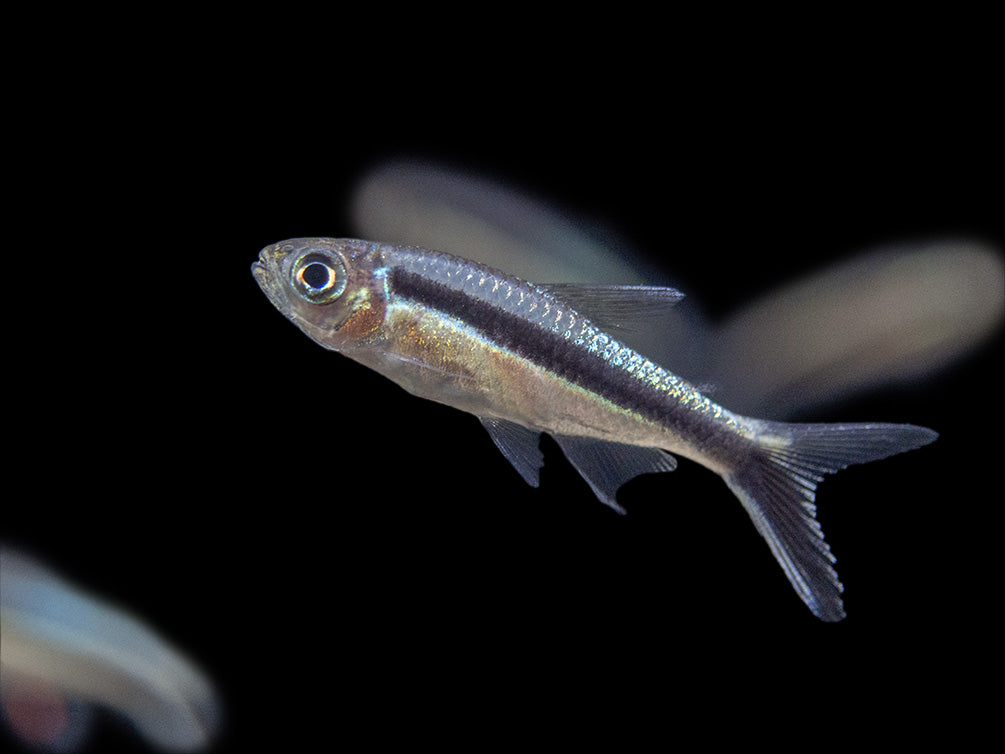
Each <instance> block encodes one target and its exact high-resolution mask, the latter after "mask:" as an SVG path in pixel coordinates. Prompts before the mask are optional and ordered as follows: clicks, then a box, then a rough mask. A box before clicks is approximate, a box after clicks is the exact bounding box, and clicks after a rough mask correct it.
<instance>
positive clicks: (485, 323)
mask: <svg viewBox="0 0 1005 754" xmlns="http://www.w3.org/2000/svg"><path fill="white" fill-rule="evenodd" d="M391 287H392V290H393V291H394V294H395V295H396V296H401V297H403V298H406V299H408V300H410V301H414V302H415V303H416V304H419V305H422V306H425V307H428V308H430V309H435V310H436V311H439V312H442V313H443V314H446V315H448V316H452V317H456V318H458V319H459V320H461V321H463V322H464V323H465V324H466V325H468V326H470V327H472V328H474V329H475V330H477V331H478V332H479V333H481V334H482V335H483V336H485V337H486V338H487V339H489V340H491V341H492V342H493V343H497V344H498V345H499V346H500V347H501V348H504V349H506V350H508V351H511V352H513V353H515V354H517V355H518V356H520V357H521V358H524V359H527V360H528V361H530V362H532V363H534V364H537V365H538V366H540V367H542V368H543V369H546V370H548V371H549V372H552V373H554V374H556V375H558V376H559V377H561V378H562V379H565V380H568V381H569V382H571V383H573V384H575V385H578V386H580V387H582V388H584V389H585V390H589V391H590V392H593V393H596V394H597V395H599V396H601V397H603V398H606V399H607V400H609V401H611V402H612V403H614V404H616V405H618V406H620V407H622V408H624V409H627V410H629V411H633V412H637V413H639V414H641V415H643V416H645V417H646V418H649V419H652V420H655V421H658V422H661V423H664V422H667V421H671V422H672V418H673V417H672V415H671V412H672V402H671V401H669V400H667V396H666V395H665V394H664V393H662V392H661V391H659V390H657V389H654V388H653V387H652V386H650V385H648V384H647V383H645V382H643V381H642V380H640V379H638V378H637V377H635V376H634V375H632V374H631V373H629V372H628V371H626V370H625V369H624V368H622V367H619V366H615V365H613V364H610V363H609V362H607V361H605V360H604V359H603V358H601V357H599V356H597V355H596V354H592V353H590V352H589V351H587V350H586V349H585V348H584V347H582V346H577V345H576V344H574V343H572V342H571V341H569V340H566V339H565V338H564V337H563V336H562V335H561V334H560V333H557V332H554V331H553V330H550V329H547V328H545V327H541V326H540V325H538V324H536V323H534V322H530V321H528V320H527V319H525V318H523V317H521V316H519V315H518V314H514V313H513V312H509V311H506V310H505V309H502V308H500V307H498V306H493V305H492V304H490V303H488V302H485V301H481V300H479V299H476V298H474V297H473V296H470V295H468V294H467V293H464V292H462V291H458V290H455V289H453V288H450V287H448V286H446V285H443V284H442V283H439V282H437V281H434V280H429V279H428V278H426V277H424V276H422V275H420V274H417V273H414V272H408V271H405V270H401V269H393V270H392V272H391ZM672 423H673V422H672Z"/></svg>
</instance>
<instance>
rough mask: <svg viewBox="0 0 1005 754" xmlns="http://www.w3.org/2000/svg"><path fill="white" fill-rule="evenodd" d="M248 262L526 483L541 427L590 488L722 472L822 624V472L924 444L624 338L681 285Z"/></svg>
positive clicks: (340, 255)
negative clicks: (450, 414) (787, 410)
mask: <svg viewBox="0 0 1005 754" xmlns="http://www.w3.org/2000/svg"><path fill="white" fill-rule="evenodd" d="M252 274H253V276H254V278H255V280H256V282H257V283H258V285H259V287H260V288H261V289H262V291H263V292H264V293H265V295H266V296H267V297H268V299H269V301H270V302H271V303H272V304H273V306H275V307H276V308H277V309H278V310H279V311H280V312H281V313H282V314H283V315H284V316H285V317H286V318H287V319H289V320H290V321H292V322H293V323H294V324H295V325H296V326H297V327H298V328H300V330H302V331H303V332H304V333H305V334H306V335H307V336H308V337H310V338H311V339H312V340H314V341H315V342H316V343H318V344H319V345H321V346H323V347H324V348H327V349H330V350H333V351H337V352H339V353H341V354H343V355H344V356H347V357H349V358H351V359H353V360H355V361H357V362H359V363H360V364H363V365H364V366H366V367H368V368H370V369H372V370H374V371H376V372H378V373H380V374H382V375H383V376H385V377H387V378H389V379H391V380H392V381H393V382H395V383H397V384H398V385H399V386H401V387H402V388H404V389H405V390H406V391H408V392H409V393H411V394H413V395H415V396H418V397H420V398H425V399H429V400H432V401H436V402H439V403H442V404H446V405H448V406H452V407H454V408H457V409H461V410H463V411H467V412H468V413H471V414H474V415H475V416H476V417H477V418H478V419H479V421H480V422H481V424H482V425H483V426H484V427H485V429H486V430H488V433H489V436H490V437H491V439H492V441H493V443H494V444H495V445H496V447H497V448H498V449H499V450H500V451H501V452H502V453H503V455H504V456H505V457H506V458H507V459H508V460H509V462H510V463H511V464H512V465H513V467H514V468H515V469H516V471H517V472H518V473H519V474H520V476H521V477H523V479H524V480H525V481H526V482H527V483H528V484H530V485H531V486H534V487H537V486H538V485H539V483H540V469H541V467H542V466H543V464H544V456H543V453H542V452H541V449H540V447H539V442H540V438H541V435H542V434H543V433H547V434H549V435H551V436H552V437H553V438H554V439H555V441H556V442H557V444H558V446H559V447H560V448H561V450H562V452H563V453H564V455H565V456H566V458H567V459H568V460H569V462H570V463H571V464H572V466H573V467H574V468H575V469H576V470H577V471H578V472H579V474H580V475H581V476H582V477H583V479H584V480H585V481H586V483H587V484H588V485H589V487H590V488H591V489H592V491H593V493H594V494H595V495H596V497H597V498H598V499H599V500H600V501H601V502H603V503H605V504H606V505H608V506H610V507H611V508H612V509H614V510H615V511H617V512H619V513H624V512H625V510H624V508H623V507H622V506H621V505H620V504H619V503H618V502H617V499H616V494H617V491H618V488H619V487H621V486H622V485H623V484H624V483H625V482H627V481H628V480H630V479H633V478H634V477H636V476H639V475H641V474H646V473H660V472H668V471H673V470H674V469H675V468H676V466H677V460H676V457H677V456H680V457H683V458H686V459H688V460H690V461H694V462H697V463H699V464H701V465H702V466H705V467H706V468H708V469H710V470H711V471H713V472H715V473H717V474H718V475H719V476H720V477H721V478H722V479H723V481H724V482H725V483H726V485H727V486H728V488H729V489H730V490H732V492H733V494H734V495H735V496H736V497H737V498H738V499H739V501H740V503H741V504H742V506H743V507H744V509H745V510H746V511H747V513H748V515H749V516H750V519H751V520H752V522H753V524H754V527H755V528H756V529H757V531H758V532H759V533H760V534H761V536H762V537H763V538H764V539H765V541H766V542H767V544H768V547H769V549H770V550H771V553H772V554H773V555H774V557H775V559H776V560H777V561H778V563H779V564H780V565H781V567H782V569H783V571H784V572H785V575H786V576H787V577H788V579H789V582H790V583H791V585H792V587H793V589H794V590H795V592H796V593H797V594H798V596H799V597H800V599H802V601H803V602H804V603H805V604H806V606H807V607H808V608H809V609H810V611H811V612H812V613H813V614H814V615H815V616H817V617H818V618H820V619H821V620H824V621H839V620H841V619H843V618H844V617H845V616H846V613H845V609H844V603H843V600H842V597H841V595H842V592H843V590H844V587H843V585H842V584H841V582H840V580H839V578H838V575H837V572H836V570H835V568H834V563H835V558H834V555H833V554H832V552H831V549H830V546H829V544H828V543H827V542H826V541H825V540H824V534H823V531H822V529H821V527H820V525H819V523H818V521H817V519H816V502H815V501H816V489H817V485H818V484H819V483H820V482H821V481H823V478H824V476H825V475H827V474H832V473H834V472H836V471H839V470H841V469H843V468H845V467H847V466H849V465H852V464H858V463H866V462H869V461H875V460H880V459H883V458H887V457H889V456H892V455H895V454H898V453H902V452H905V451H909V450H914V449H917V448H920V447H922V446H924V445H927V444H929V443H931V442H933V441H934V440H935V439H936V438H937V437H938V434H937V433H936V432H935V431H933V430H931V429H928V428H925V427H920V426H915V425H911V424H889V423H841V424H837V423H787V422H777V421H769V420H764V419H756V418H753V417H747V416H743V415H741V414H737V413H734V412H731V411H729V410H728V409H726V408H725V407H723V406H721V405H719V404H717V403H716V402H714V401H713V400H711V399H710V398H709V397H708V395H705V394H703V393H702V391H701V390H699V388H698V387H696V386H695V385H693V384H691V383H690V382H688V381H687V380H685V379H683V378H682V377H680V376H678V375H677V374H675V373H674V372H672V371H670V370H669V369H667V368H665V367H663V366H661V365H659V364H657V363H655V362H653V361H652V360H650V359H648V358H646V357H645V356H644V355H643V354H641V353H639V352H637V351H635V350H634V349H633V348H632V347H631V346H629V345H628V344H627V342H626V341H627V340H630V339H631V332H632V331H635V330H638V329H639V328H644V327H658V326H659V320H660V317H661V316H663V315H664V314H665V313H666V312H667V311H668V309H669V308H670V307H672V306H674V304H676V303H677V302H678V301H679V300H680V299H681V298H682V297H683V296H682V294H681V293H680V292H679V291H677V290H675V289H673V288H669V287H666V286H646V285H606V284H568V283H553V284H534V283H531V282H528V281H525V280H522V279H520V278H517V277H514V276H511V275H508V274H506V273H504V272H501V271H498V270H495V269H493V268H491V267H489V266H486V265H483V264H479V263H475V262H472V261H470V260H468V259H465V258H462V257H459V256H455V255H451V254H446V253H442V252H437V251H432V250H428V249H424V248H421V247H418V246H407V245H396V244H387V243H378V242H371V241H366V240H360V239H349V238H294V239H289V240H285V241H280V242H279V243H275V244H272V245H270V246H266V247H265V248H264V249H262V250H261V252H260V253H259V258H258V261H257V262H255V263H254V264H253V265H252Z"/></svg>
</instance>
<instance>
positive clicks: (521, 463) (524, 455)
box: [478, 416, 544, 487]
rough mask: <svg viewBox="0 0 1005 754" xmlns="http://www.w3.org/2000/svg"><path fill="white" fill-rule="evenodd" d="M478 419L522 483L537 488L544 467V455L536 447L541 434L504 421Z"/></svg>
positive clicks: (482, 417) (487, 418)
mask: <svg viewBox="0 0 1005 754" xmlns="http://www.w3.org/2000/svg"><path fill="white" fill-rule="evenodd" d="M478 419H479V420H480V421H481V423H482V426H483V427H485V429H487V430H488V431H489V436H491V437H492V442H494V443H495V444H496V447H497V448H499V450H500V451H502V454H503V455H504V456H506V458H507V459H509V462H510V463H511V464H513V467H514V468H515V469H516V470H517V471H518V472H520V476H522V477H523V478H524V481H526V482H527V484H529V485H530V486H531V487H537V486H538V484H540V482H541V467H542V466H544V453H542V452H541V449H540V448H539V447H538V444H539V443H540V441H541V433H540V432H536V431H534V430H533V429H527V428H526V427H523V426H521V425H519V424H516V423H515V422H510V421H506V420H505V419H495V418H489V417H485V416H479V417H478Z"/></svg>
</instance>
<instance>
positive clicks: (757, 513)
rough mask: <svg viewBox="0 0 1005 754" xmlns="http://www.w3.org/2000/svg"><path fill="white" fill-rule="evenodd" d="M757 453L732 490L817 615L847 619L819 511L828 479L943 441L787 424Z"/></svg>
mask: <svg viewBox="0 0 1005 754" xmlns="http://www.w3.org/2000/svg"><path fill="white" fill-rule="evenodd" d="M764 427H765V428H764V432H763V433H762V434H761V439H760V441H759V445H758V447H757V450H755V451H754V452H753V454H752V456H751V458H750V460H749V461H748V462H747V463H746V464H743V465H742V466H741V467H740V468H738V469H737V470H736V471H734V472H733V473H731V474H728V475H726V477H725V479H726V484H728V485H729V487H730V489H731V490H733V492H734V493H735V494H736V496H737V497H738V498H739V499H740V502H741V503H743V507H744V508H746V509H747V513H749V514H750V518H751V519H752V520H753V522H754V526H756V527H757V530H758V531H759V532H760V533H761V536H763V537H764V538H765V539H766V540H767V542H768V546H769V547H770V548H771V552H772V553H773V554H774V556H775V558H776V559H777V560H778V562H779V563H780V564H781V566H782V569H783V570H784V571H785V575H786V576H788V577H789V581H790V582H792V586H793V588H794V589H795V590H796V592H797V593H798V594H799V596H800V597H801V598H802V600H803V602H805V603H806V605H807V606H808V607H809V608H810V610H812V611H813V614H814V615H816V616H817V617H818V618H820V619H822V620H825V621H838V620H841V619H842V618H844V617H845V612H844V605H843V604H842V602H841V592H842V591H843V589H844V587H842V585H841V582H840V581H839V580H838V575H837V572H836V571H835V570H834V568H833V563H834V556H833V555H831V551H830V547H829V546H828V545H827V543H826V542H824V534H823V531H822V530H821V528H820V524H819V523H818V522H817V520H816V506H815V505H814V500H815V497H816V495H815V491H816V488H817V484H818V483H819V482H820V481H821V480H823V475H824V474H831V473H834V472H835V471H839V470H840V469H843V468H845V467H846V466H850V465H852V464H855V463H866V462H867V461H878V460H879V459H881V458H886V457H887V456H892V455H896V454H897V453H903V452H904V451H907V450H914V449H915V448H920V447H921V446H922V445H927V444H928V443H930V442H932V441H933V440H934V439H935V438H936V437H938V434H937V433H935V432H933V431H932V430H930V429H925V428H924V427H916V426H913V425H911V424H783V423H776V422H765V423H764Z"/></svg>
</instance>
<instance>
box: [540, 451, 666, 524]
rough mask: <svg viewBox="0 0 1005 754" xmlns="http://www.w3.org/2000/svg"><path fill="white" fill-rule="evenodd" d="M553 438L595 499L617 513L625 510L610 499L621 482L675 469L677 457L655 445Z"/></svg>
mask: <svg viewBox="0 0 1005 754" xmlns="http://www.w3.org/2000/svg"><path fill="white" fill-rule="evenodd" d="M555 441H556V442H558V445H559V447H560V448H561V449H562V452H563V453H565V456H566V458H568V459H569V462H570V463H571V464H572V465H573V466H575V467H576V471H578V472H579V473H580V475H581V476H582V477H583V479H585V480H586V482H587V484H589V485H590V488H591V489H592V490H593V492H594V493H595V494H596V496H597V498H598V499H599V500H600V501H601V502H602V503H606V504H607V505H609V506H611V507H612V508H614V510H616V511H617V512H618V513H625V509H624V508H622V507H621V506H620V505H618V504H617V502H616V501H615V499H614V498H615V495H616V493H617V491H618V488H619V487H620V486H621V485H623V484H624V483H625V482H627V481H628V480H629V479H633V478H635V477H637V476H639V474H648V473H652V472H660V471H673V470H674V469H675V468H677V460H676V459H675V458H674V457H673V456H672V455H670V454H669V453H667V452H666V451H664V450H660V449H659V448H643V447H639V446H638V445H625V444H623V443H619V442H608V441H605V440H595V439H593V438H591V437H570V436H557V437H555Z"/></svg>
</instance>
